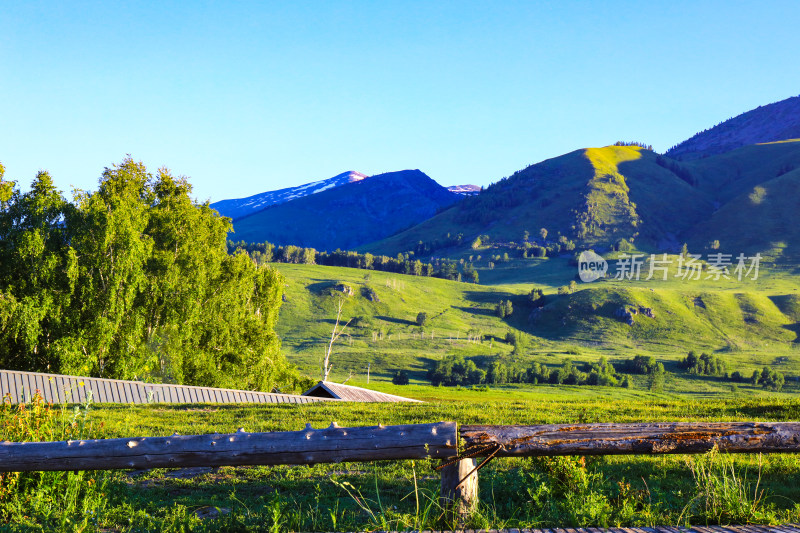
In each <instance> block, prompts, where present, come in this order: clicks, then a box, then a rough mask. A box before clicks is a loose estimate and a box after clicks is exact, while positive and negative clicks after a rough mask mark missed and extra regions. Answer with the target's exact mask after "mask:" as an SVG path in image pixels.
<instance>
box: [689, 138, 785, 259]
mask: <svg viewBox="0 0 800 533" xmlns="http://www.w3.org/2000/svg"><path fill="white" fill-rule="evenodd" d="M799 144H800V143H799ZM799 210H800V168H798V169H796V170H793V171H790V172H788V173H786V174H783V175H781V176H780V177H777V178H774V179H771V180H769V181H765V182H762V183H759V184H758V185H755V186H754V187H752V188H751V189H749V190H746V191H745V192H744V193H742V194H740V195H739V196H737V197H735V198H734V199H733V200H731V201H730V202H728V203H727V204H725V205H724V206H722V207H721V208H720V209H719V210H718V211H716V212H715V213H714V214H713V215H712V216H711V218H710V219H708V220H707V221H705V222H703V223H701V224H699V225H698V226H697V227H696V228H695V229H694V230H693V231H692V238H691V240H690V242H692V243H693V244H694V246H695V247H696V248H702V247H704V246H706V245H708V243H710V242H713V241H715V240H718V241H719V243H720V250H722V251H725V252H727V253H731V254H734V255H738V254H739V253H748V254H753V253H755V252H761V253H762V254H763V255H764V256H766V257H768V258H770V259H772V260H780V261H792V262H797V261H798V260H800V224H798V211H799Z"/></svg>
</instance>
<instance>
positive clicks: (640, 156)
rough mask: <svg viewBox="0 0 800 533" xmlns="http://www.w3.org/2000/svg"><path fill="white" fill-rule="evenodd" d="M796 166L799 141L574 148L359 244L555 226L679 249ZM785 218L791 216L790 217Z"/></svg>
mask: <svg viewBox="0 0 800 533" xmlns="http://www.w3.org/2000/svg"><path fill="white" fill-rule="evenodd" d="M797 168H800V142H797V141H786V142H778V143H771V144H761V145H754V146H747V147H744V148H741V149H738V150H734V151H732V152H728V153H725V154H721V155H718V156H714V157H708V158H705V159H700V160H696V161H689V162H678V161H674V160H671V159H669V158H666V157H663V156H659V155H657V154H655V153H653V152H652V151H649V150H644V149H641V148H639V147H634V146H607V147H604V148H588V149H584V150H577V151H575V152H571V153H569V154H566V155H563V156H560V157H557V158H554V159H549V160H547V161H543V162H541V163H538V164H536V165H532V166H530V167H528V168H526V169H524V170H521V171H519V172H517V173H515V174H514V175H513V176H511V177H509V178H507V179H503V180H501V181H499V182H497V183H495V184H493V185H492V186H490V187H488V188H487V189H486V190H485V191H483V192H482V193H481V194H479V195H478V196H475V197H472V198H468V199H466V200H465V201H463V202H461V203H459V204H458V205H456V206H454V207H452V208H451V209H449V210H447V211H445V212H443V213H441V214H439V215H437V216H435V217H433V218H432V219H429V220H427V221H425V222H422V223H421V224H419V225H417V226H415V227H413V228H411V229H409V230H407V231H404V232H401V233H399V234H397V235H394V236H392V237H390V238H388V239H385V240H382V241H379V242H376V243H372V244H369V245H365V246H363V247H361V250H364V251H370V252H373V253H381V254H387V255H393V254H396V253H398V252H403V251H408V250H413V249H414V248H415V247H416V246H417V244H418V243H419V242H423V243H430V242H434V241H436V240H437V239H438V240H445V237H446V236H447V235H448V234H450V235H457V234H459V233H461V234H463V235H464V238H463V239H462V245H461V247H459V248H458V249H457V250H452V249H451V250H444V251H441V252H437V254H438V255H441V254H442V253H444V254H445V255H449V254H452V253H454V252H456V253H457V252H458V251H460V250H464V249H466V247H467V246H468V245H469V244H470V243H471V242H472V241H473V240H474V238H475V237H476V236H478V235H484V234H485V235H489V236H490V237H491V238H492V239H493V240H494V241H506V242H510V241H513V242H519V241H521V239H522V235H523V233H524V232H525V231H528V232H530V234H531V236H532V237H533V238H535V239H537V238H538V234H539V230H540V229H541V228H546V229H547V230H548V237H547V239H548V240H555V239H557V238H558V236H559V235H563V236H566V237H568V238H569V239H571V240H574V241H575V242H576V244H577V246H578V247H590V246H593V247H600V248H605V247H608V246H610V245H612V244H614V243H616V242H617V241H618V240H619V239H620V238H625V239H631V238H632V239H634V242H635V243H636V244H637V245H638V246H639V247H641V248H644V249H663V248H664V247H667V248H675V247H676V246H677V245H678V244H679V243H680V242H683V241H685V240H688V239H690V238H691V237H692V236H693V235H694V234H695V233H697V234H698V235H701V234H702V232H696V231H695V228H696V227H697V226H698V225H699V224H701V223H703V222H708V221H709V219H710V218H711V217H712V215H713V214H714V212H715V210H717V209H719V208H720V207H723V206H725V205H726V203H728V202H730V201H732V200H733V199H735V198H737V197H739V196H740V195H743V194H750V193H752V191H753V190H754V188H755V187H757V186H761V184H763V183H765V182H768V181H770V180H773V179H775V178H776V177H777V176H781V175H786V174H787V173H788V174H791V173H792V172H793V171H794V169H797ZM782 216H783V215H782ZM772 218H779V217H776V216H773V217H772ZM780 220H781V221H783V223H784V224H785V223H787V221H791V216H783V218H780ZM712 225H713V224H712ZM771 229H772V230H774V233H773V235H774V236H775V238H774V239H773V240H776V241H780V240H782V237H783V234H784V232H783V231H782V230H781V228H779V227H773V228H771ZM789 229H791V228H789ZM732 234H734V235H735V234H736V231H732ZM697 238H699V237H695V239H697ZM695 242H696V240H695ZM540 243H541V240H540Z"/></svg>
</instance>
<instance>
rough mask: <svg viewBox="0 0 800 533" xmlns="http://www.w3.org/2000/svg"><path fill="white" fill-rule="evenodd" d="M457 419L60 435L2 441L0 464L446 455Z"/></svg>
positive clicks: (54, 466)
mask: <svg viewBox="0 0 800 533" xmlns="http://www.w3.org/2000/svg"><path fill="white" fill-rule="evenodd" d="M457 438H458V435H457V431H456V424H455V422H438V423H434V424H411V425H400V426H369V427H356V428H340V427H335V426H333V425H332V426H331V427H328V428H325V429H311V428H307V429H304V430H301V431H284V432H274V433H246V432H237V433H233V434H228V435H220V434H213V435H172V436H169V437H137V438H123V439H106V440H85V441H58V442H33V443H31V442H27V443H17V442H1V443H0V471H2V472H15V471H19V472H21V471H45V470H108V469H129V468H133V469H137V468H172V467H188V466H237V465H292V464H317V463H339V462H350V461H377V460H398V459H424V458H428V457H431V458H445V457H451V456H453V455H454V454H455V453H456V443H457Z"/></svg>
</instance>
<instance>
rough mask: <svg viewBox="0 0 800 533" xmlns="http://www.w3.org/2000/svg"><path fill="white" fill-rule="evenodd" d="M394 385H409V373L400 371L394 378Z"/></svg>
mask: <svg viewBox="0 0 800 533" xmlns="http://www.w3.org/2000/svg"><path fill="white" fill-rule="evenodd" d="M392 383H394V384H395V385H408V372H406V371H405V370H398V371H397V372H395V373H394V376H392Z"/></svg>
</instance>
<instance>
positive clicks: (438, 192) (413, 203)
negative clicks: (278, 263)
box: [231, 170, 460, 251]
mask: <svg viewBox="0 0 800 533" xmlns="http://www.w3.org/2000/svg"><path fill="white" fill-rule="evenodd" d="M459 199H460V197H459V196H458V195H456V194H454V193H451V192H450V191H448V190H447V189H445V188H444V187H442V186H441V185H439V184H438V183H436V182H435V181H433V180H432V179H431V178H429V177H428V176H426V175H425V174H424V173H422V172H420V171H419V170H404V171H401V172H389V173H386V174H380V175H377V176H372V177H370V178H366V179H364V180H362V181H357V182H354V183H348V184H346V185H342V186H340V187H335V188H333V189H330V190H327V191H322V192H319V193H317V194H313V195H310V196H306V197H304V198H299V199H297V200H292V201H291V202H287V203H284V204H280V205H277V206H272V207H269V208H267V209H265V210H263V211H259V212H258V213H255V214H253V215H251V216H248V217H244V218H241V219H239V220H237V221H235V222H234V233H233V235H232V236H231V238H232V239H233V240H236V241H240V240H244V241H247V242H264V241H269V242H271V243H274V244H292V245H296V246H304V247H311V248H316V249H318V250H330V251H333V250H335V249H337V248H341V249H351V248H354V247H356V246H359V245H361V244H364V243H367V242H371V241H374V240H377V239H382V238H384V237H386V236H388V235H391V234H392V233H395V232H397V231H400V230H402V229H405V228H407V227H409V226H412V225H414V224H417V223H419V222H421V221H423V220H425V219H427V218H430V217H431V216H433V215H434V214H435V213H436V211H437V210H438V209H440V208H442V207H445V206H449V205H451V204H452V203H454V202H456V201H458V200H459Z"/></svg>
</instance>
